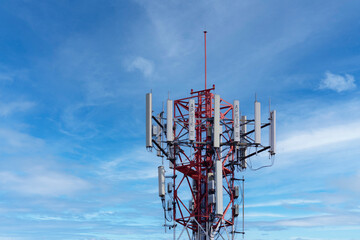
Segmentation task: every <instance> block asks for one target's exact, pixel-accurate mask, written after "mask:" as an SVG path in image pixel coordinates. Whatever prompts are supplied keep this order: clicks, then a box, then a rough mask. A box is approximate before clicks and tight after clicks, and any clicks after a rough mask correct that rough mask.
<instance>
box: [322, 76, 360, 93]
mask: <svg viewBox="0 0 360 240" xmlns="http://www.w3.org/2000/svg"><path fill="white" fill-rule="evenodd" d="M355 88H356V84H355V78H354V76H352V75H350V74H345V75H344V76H341V75H338V74H333V73H331V72H326V73H325V78H324V79H322V80H321V82H320V89H330V90H334V91H336V92H343V91H347V90H352V89H355Z"/></svg>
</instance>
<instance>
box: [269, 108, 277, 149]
mask: <svg viewBox="0 0 360 240" xmlns="http://www.w3.org/2000/svg"><path fill="white" fill-rule="evenodd" d="M269 135H270V154H271V155H274V154H275V153H276V110H273V111H272V112H270V134H269Z"/></svg>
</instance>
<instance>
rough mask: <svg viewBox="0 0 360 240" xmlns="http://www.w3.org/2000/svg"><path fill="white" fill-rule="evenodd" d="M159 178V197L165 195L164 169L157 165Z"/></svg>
mask: <svg viewBox="0 0 360 240" xmlns="http://www.w3.org/2000/svg"><path fill="white" fill-rule="evenodd" d="M158 178H159V197H161V198H163V197H165V169H164V167H163V166H160V167H158Z"/></svg>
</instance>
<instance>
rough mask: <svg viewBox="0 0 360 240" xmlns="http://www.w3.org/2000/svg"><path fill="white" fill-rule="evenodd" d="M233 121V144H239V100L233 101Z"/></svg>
mask: <svg viewBox="0 0 360 240" xmlns="http://www.w3.org/2000/svg"><path fill="white" fill-rule="evenodd" d="M233 121H234V142H240V106H239V100H235V101H234V105H233Z"/></svg>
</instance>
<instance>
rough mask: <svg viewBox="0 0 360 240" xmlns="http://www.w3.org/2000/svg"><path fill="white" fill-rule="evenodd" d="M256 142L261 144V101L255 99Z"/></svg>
mask: <svg viewBox="0 0 360 240" xmlns="http://www.w3.org/2000/svg"><path fill="white" fill-rule="evenodd" d="M254 122H255V123H254V125H255V127H254V130H255V144H261V112H260V103H259V102H258V101H255V121H254Z"/></svg>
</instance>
